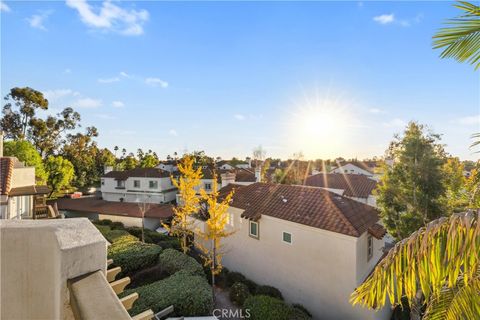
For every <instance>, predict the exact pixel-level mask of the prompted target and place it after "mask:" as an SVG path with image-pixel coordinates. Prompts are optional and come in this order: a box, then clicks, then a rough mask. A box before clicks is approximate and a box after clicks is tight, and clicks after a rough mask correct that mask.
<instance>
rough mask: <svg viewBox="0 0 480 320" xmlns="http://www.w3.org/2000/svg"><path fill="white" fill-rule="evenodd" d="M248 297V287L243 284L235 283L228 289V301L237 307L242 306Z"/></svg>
mask: <svg viewBox="0 0 480 320" xmlns="http://www.w3.org/2000/svg"><path fill="white" fill-rule="evenodd" d="M249 296H250V291H249V290H248V287H247V285H246V284H245V283H243V282H235V283H234V284H233V286H232V287H231V288H230V301H232V302H233V303H235V304H236V305H237V306H239V307H241V306H243V303H244V302H245V300H246V299H247V298H248V297H249Z"/></svg>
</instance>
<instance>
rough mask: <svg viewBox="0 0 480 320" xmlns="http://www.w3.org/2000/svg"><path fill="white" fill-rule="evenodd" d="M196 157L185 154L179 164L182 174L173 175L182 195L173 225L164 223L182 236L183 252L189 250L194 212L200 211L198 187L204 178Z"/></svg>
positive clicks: (176, 234) (172, 232)
mask: <svg viewBox="0 0 480 320" xmlns="http://www.w3.org/2000/svg"><path fill="white" fill-rule="evenodd" d="M194 162H195V160H194V158H193V157H191V156H185V157H183V159H182V160H181V161H180V163H179V164H178V171H179V172H180V175H179V177H178V179H176V178H175V177H173V176H172V177H171V179H172V183H173V185H174V186H175V187H177V188H178V194H179V195H180V199H179V203H177V206H176V207H175V208H174V209H173V211H174V215H173V219H172V222H171V225H170V226H169V225H166V224H164V227H165V228H166V229H167V230H168V232H169V233H170V234H172V235H174V236H177V237H179V238H180V245H181V247H182V251H183V253H187V252H188V250H189V241H188V237H189V236H190V235H192V232H193V219H192V218H191V215H192V214H195V213H196V212H197V211H198V204H199V201H200V199H199V197H198V196H197V187H198V186H199V185H200V179H201V178H202V168H200V167H199V168H195V165H194Z"/></svg>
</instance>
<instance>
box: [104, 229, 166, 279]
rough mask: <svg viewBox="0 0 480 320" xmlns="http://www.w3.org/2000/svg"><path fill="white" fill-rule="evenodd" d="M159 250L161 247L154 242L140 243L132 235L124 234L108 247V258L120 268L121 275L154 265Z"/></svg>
mask: <svg viewBox="0 0 480 320" xmlns="http://www.w3.org/2000/svg"><path fill="white" fill-rule="evenodd" d="M161 251H162V248H160V247H159V246H157V245H155V244H147V243H142V242H140V241H138V239H137V238H135V237H134V236H132V235H124V236H120V237H118V238H116V239H115V242H113V243H112V245H111V246H109V247H108V258H109V259H113V264H114V266H119V267H121V268H122V272H121V273H120V277H121V276H126V275H131V274H133V273H135V272H137V271H139V270H142V269H145V268H148V267H151V266H153V265H155V264H156V263H157V260H158V255H159V254H160V252H161Z"/></svg>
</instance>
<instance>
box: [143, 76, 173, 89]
mask: <svg viewBox="0 0 480 320" xmlns="http://www.w3.org/2000/svg"><path fill="white" fill-rule="evenodd" d="M145 83H146V84H148V85H149V86H152V87H161V88H166V87H168V82H167V81H163V80H162V79H159V78H146V79H145Z"/></svg>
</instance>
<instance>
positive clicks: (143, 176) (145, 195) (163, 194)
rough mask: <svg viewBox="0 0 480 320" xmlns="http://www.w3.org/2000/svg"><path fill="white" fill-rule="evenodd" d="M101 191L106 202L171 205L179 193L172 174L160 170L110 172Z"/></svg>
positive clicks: (102, 181)
mask: <svg viewBox="0 0 480 320" xmlns="http://www.w3.org/2000/svg"><path fill="white" fill-rule="evenodd" d="M100 190H101V192H102V198H103V199H104V200H106V201H120V202H132V203H138V202H140V203H143V202H147V203H169V202H171V201H173V200H175V198H176V196H175V195H176V193H177V188H176V187H175V186H174V185H173V183H172V180H171V173H170V172H168V171H165V170H162V169H159V168H136V169H132V170H125V171H110V172H108V173H106V174H105V175H104V176H103V177H102V178H101V187H100Z"/></svg>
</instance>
